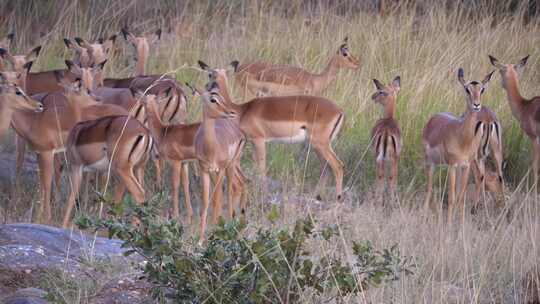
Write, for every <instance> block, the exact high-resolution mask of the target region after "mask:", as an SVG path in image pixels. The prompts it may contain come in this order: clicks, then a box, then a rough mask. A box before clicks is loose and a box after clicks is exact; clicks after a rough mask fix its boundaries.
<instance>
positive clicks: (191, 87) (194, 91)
mask: <svg viewBox="0 0 540 304" xmlns="http://www.w3.org/2000/svg"><path fill="white" fill-rule="evenodd" d="M185 84H186V86H187V87H188V88H189V89H190V90H191V95H193V96H201V92H200V91H199V90H197V88H195V87H194V86H192V85H191V84H190V83H189V82H186V83H185Z"/></svg>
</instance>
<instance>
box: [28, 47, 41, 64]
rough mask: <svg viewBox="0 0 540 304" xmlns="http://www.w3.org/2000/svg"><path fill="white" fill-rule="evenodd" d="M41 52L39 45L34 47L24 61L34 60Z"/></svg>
mask: <svg viewBox="0 0 540 304" xmlns="http://www.w3.org/2000/svg"><path fill="white" fill-rule="evenodd" d="M40 52H41V45H38V46H36V47H35V48H33V49H32V50H31V51H30V52H29V53H28V54H27V55H26V60H27V61H29V60H36V59H37V58H38V56H39V53H40Z"/></svg>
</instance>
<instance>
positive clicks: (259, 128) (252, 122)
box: [199, 62, 345, 200]
mask: <svg viewBox="0 0 540 304" xmlns="http://www.w3.org/2000/svg"><path fill="white" fill-rule="evenodd" d="M199 65H200V66H201V68H202V69H203V70H205V71H207V72H208V73H209V75H210V77H213V78H215V79H216V82H217V83H218V84H219V86H220V88H221V95H223V96H225V101H226V102H227V104H228V106H229V107H230V108H231V109H232V110H233V111H234V112H235V113H236V114H235V115H236V117H237V118H236V119H235V120H236V121H237V123H238V125H239V127H240V130H242V132H243V133H244V135H245V136H246V137H247V139H248V140H250V141H251V142H252V143H253V145H254V147H255V149H254V150H255V151H254V153H255V160H256V162H257V165H258V167H259V170H260V172H261V174H262V175H263V176H265V175H266V143H267V142H273V141H278V142H285V143H298V142H305V141H307V142H309V144H310V145H311V146H312V147H313V149H314V150H315V153H316V154H317V156H318V158H319V160H320V161H321V170H322V169H323V168H324V167H325V165H326V163H328V164H329V165H330V167H331V169H332V172H333V174H334V178H335V182H336V195H337V199H338V200H341V199H342V191H343V189H342V184H343V163H342V162H341V160H339V158H338V157H337V156H336V154H335V152H334V150H333V149H332V140H333V139H334V138H335V137H336V135H337V134H338V133H339V131H340V129H341V126H342V124H343V120H344V118H345V115H344V113H343V111H342V110H341V109H340V108H339V107H338V106H337V105H336V104H335V103H334V102H332V101H330V100H328V99H326V98H322V97H315V96H304V95H303V96H283V97H279V96H276V97H261V98H255V99H253V100H251V101H248V102H246V103H243V104H235V103H234V102H232V99H231V97H230V94H229V93H228V87H227V75H226V74H225V70H222V69H210V68H209V67H208V65H207V64H205V63H204V62H199ZM321 172H322V171H321Z"/></svg>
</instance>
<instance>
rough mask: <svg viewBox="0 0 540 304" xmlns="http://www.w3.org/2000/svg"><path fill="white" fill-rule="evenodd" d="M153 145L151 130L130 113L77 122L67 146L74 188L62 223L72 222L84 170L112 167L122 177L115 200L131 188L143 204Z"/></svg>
mask: <svg viewBox="0 0 540 304" xmlns="http://www.w3.org/2000/svg"><path fill="white" fill-rule="evenodd" d="M151 148H152V136H150V132H149V131H148V130H147V129H146V128H145V127H144V126H143V125H142V124H141V123H140V122H139V121H137V120H136V119H134V118H132V117H130V116H125V115H124V116H107V117H102V118H99V119H96V120H90V121H85V122H80V123H78V124H76V125H75V126H74V127H73V129H72V130H71V131H70V133H69V137H68V140H67V145H66V154H67V159H68V163H69V165H70V166H71V168H70V176H71V178H70V181H71V186H72V188H71V193H70V195H69V198H68V202H67V207H66V212H65V214H64V220H63V222H62V226H63V227H64V228H66V227H67V226H68V224H69V222H70V217H71V211H72V210H73V207H74V205H75V200H76V198H77V196H78V194H79V189H80V185H81V181H82V173H83V171H99V172H108V170H111V172H113V173H114V174H116V175H117V176H118V177H119V178H120V181H119V183H118V184H117V187H116V191H115V195H114V201H115V202H118V201H120V200H121V199H122V196H123V195H124V192H125V189H126V187H127V189H128V191H129V192H130V193H131V195H132V196H133V199H134V200H135V201H136V202H137V203H142V202H143V201H144V200H145V191H144V188H143V186H142V185H143V170H144V165H145V164H146V161H147V160H148V158H149V155H150V150H151Z"/></svg>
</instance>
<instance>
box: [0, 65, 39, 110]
mask: <svg viewBox="0 0 540 304" xmlns="http://www.w3.org/2000/svg"><path fill="white" fill-rule="evenodd" d="M4 73H5V72H0V96H1V97H3V98H4V100H5V101H6V102H7V104H8V105H9V106H10V107H12V108H13V109H17V110H27V111H36V112H42V111H43V104H42V103H41V102H39V101H37V100H35V99H32V98H30V97H29V96H28V95H26V93H24V91H23V90H22V89H21V88H20V87H18V86H17V85H15V84H13V83H10V82H9V80H8V79H7V78H6V76H5V75H4Z"/></svg>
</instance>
